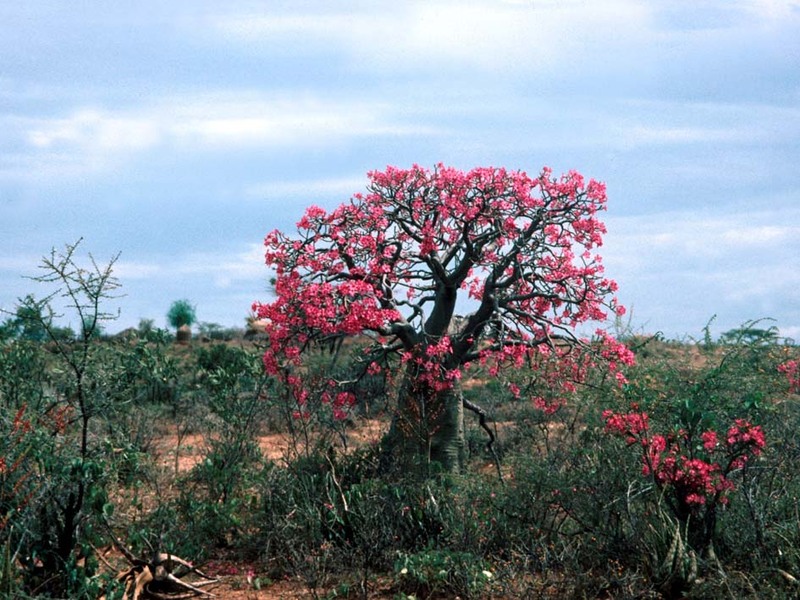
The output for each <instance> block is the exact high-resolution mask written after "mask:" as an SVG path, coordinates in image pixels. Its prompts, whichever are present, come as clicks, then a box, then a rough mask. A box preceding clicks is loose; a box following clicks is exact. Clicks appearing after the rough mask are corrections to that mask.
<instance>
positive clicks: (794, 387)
mask: <svg viewBox="0 0 800 600" xmlns="http://www.w3.org/2000/svg"><path fill="white" fill-rule="evenodd" d="M778 371H779V372H781V373H783V374H784V375H785V376H786V379H787V381H788V382H789V391H791V392H792V393H794V394H800V360H788V361H786V362H785V363H783V364H781V365H778Z"/></svg>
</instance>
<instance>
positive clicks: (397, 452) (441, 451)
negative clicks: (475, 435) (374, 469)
mask: <svg viewBox="0 0 800 600" xmlns="http://www.w3.org/2000/svg"><path fill="white" fill-rule="evenodd" d="M384 442H385V447H386V451H387V452H388V454H389V455H388V457H387V458H388V459H389V460H391V462H392V463H393V465H394V466H396V467H399V468H401V469H404V470H407V469H415V470H416V469H421V470H423V471H425V472H427V471H428V470H429V469H430V467H431V466H433V465H434V463H438V466H439V468H440V469H441V470H443V471H446V472H449V473H457V472H459V471H460V470H461V467H462V466H463V464H464V459H465V454H464V407H463V404H462V398H461V390H460V388H459V387H458V386H455V387H452V388H450V389H447V390H444V391H436V390H433V389H431V388H430V386H428V385H426V384H424V383H420V382H419V380H418V379H417V378H415V377H413V375H412V374H410V373H407V374H406V379H405V382H404V383H403V385H402V386H401V389H400V395H399V398H398V403H397V411H396V413H395V416H394V419H393V420H392V425H391V428H390V430H389V433H388V434H387V436H386V439H385V440H384ZM434 468H436V467H434Z"/></svg>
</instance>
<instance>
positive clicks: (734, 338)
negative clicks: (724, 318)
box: [720, 321, 780, 346]
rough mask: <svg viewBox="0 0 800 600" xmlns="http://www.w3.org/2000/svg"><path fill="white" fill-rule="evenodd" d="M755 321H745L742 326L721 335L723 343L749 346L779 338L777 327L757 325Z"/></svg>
mask: <svg viewBox="0 0 800 600" xmlns="http://www.w3.org/2000/svg"><path fill="white" fill-rule="evenodd" d="M756 323H757V322H755V321H753V322H749V323H745V324H744V325H742V326H741V327H737V328H735V329H730V330H728V331H726V332H725V333H723V334H722V335H721V336H720V342H722V343H723V344H744V345H747V346H755V345H769V344H774V343H776V342H777V341H778V340H779V337H780V336H779V333H780V332H779V330H778V328H777V327H775V326H773V327H767V328H766V329H765V328H763V327H756Z"/></svg>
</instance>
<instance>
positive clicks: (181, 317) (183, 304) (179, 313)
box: [167, 300, 197, 329]
mask: <svg viewBox="0 0 800 600" xmlns="http://www.w3.org/2000/svg"><path fill="white" fill-rule="evenodd" d="M167 321H168V322H169V324H170V325H171V326H172V327H174V328H175V329H180V328H181V327H183V326H184V325H186V326H189V327H191V326H192V325H194V323H195V321H197V314H196V312H195V307H194V306H193V305H192V304H191V302H189V301H188V300H176V301H175V302H173V303H172V306H170V307H169V312H168V313H167Z"/></svg>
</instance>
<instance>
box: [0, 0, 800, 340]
mask: <svg viewBox="0 0 800 600" xmlns="http://www.w3.org/2000/svg"><path fill="white" fill-rule="evenodd" d="M439 162H442V163H444V164H447V165H452V166H455V167H458V168H462V169H470V168H472V167H476V166H496V167H500V166H502V167H506V168H509V169H514V170H517V169H519V170H523V171H526V172H528V173H529V174H531V175H536V174H538V173H539V171H540V170H541V168H542V167H543V166H550V167H552V168H553V170H554V171H556V172H563V171H567V170H570V169H576V170H578V171H579V172H581V173H582V174H583V175H585V176H586V177H587V178H588V177H591V178H594V179H598V180H601V181H604V182H605V183H606V185H607V187H608V196H609V202H608V211H607V212H606V213H605V214H604V220H605V222H606V225H607V227H608V234H607V235H606V238H605V244H604V246H603V248H602V249H601V254H602V255H603V258H604V264H605V267H606V273H607V275H608V276H609V277H611V278H613V279H615V280H616V281H617V282H618V283H619V286H620V290H619V298H620V300H621V302H622V303H623V304H625V305H626V306H628V308H629V310H630V312H629V316H630V321H629V322H628V323H627V324H626V325H627V326H628V327H629V328H630V329H632V330H633V331H634V332H637V333H656V332H661V333H662V334H664V335H665V336H667V337H670V338H678V339H685V338H687V336H694V337H699V336H700V335H701V334H702V328H703V327H704V326H705V325H706V324H707V323H708V322H709V320H710V319H711V318H712V317H713V316H714V315H716V319H715V320H714V321H713V324H712V331H713V332H715V333H717V334H718V333H722V332H724V331H727V330H729V329H732V328H736V327H739V326H740V325H742V324H744V323H745V322H747V321H750V320H754V319H774V320H772V321H764V322H762V325H761V326H764V327H767V326H773V325H774V326H776V327H778V328H779V330H780V333H781V335H784V336H788V337H791V338H794V339H800V0H692V1H691V2H689V1H686V2H683V1H678V0H652V1H644V0H608V1H605V0H603V1H600V0H507V1H503V0H493V1H489V0H475V1H468V0H459V1H458V2H455V1H449V0H444V1H437V0H419V1H413V0H412V1H396V0H392V1H391V2H389V1H386V2H382V1H376V0H372V1H366V0H364V1H361V2H358V1H351V0H341V1H337V2H332V1H330V0H328V1H324V0H309V1H303V0H291V1H285V2H282V1H270V2H268V1H262V2H256V1H248V0H227V1H226V2H211V1H204V0H192V1H189V0H170V1H169V2H164V1H163V0H140V1H138V2H135V3H131V2H113V1H112V2H109V1H108V0H103V1H99V0H81V1H80V2H60V1H58V0H49V1H48V0H26V1H25V2H3V3H0V309H3V310H6V311H13V310H14V307H15V305H16V302H17V299H18V298H20V297H23V296H25V295H26V294H28V293H32V294H34V295H37V296H40V297H41V296H43V295H45V294H46V293H47V292H48V291H49V290H50V289H51V288H47V287H46V286H42V285H41V284H38V283H36V282H34V281H32V280H30V279H28V278H27V277H29V276H35V275H37V274H41V271H40V269H39V268H38V267H39V265H40V263H41V258H42V257H43V256H46V255H49V253H50V251H51V249H53V248H56V249H63V248H64V246H65V245H66V244H72V243H75V242H76V241H77V240H79V239H81V240H82V241H81V244H80V246H79V252H78V257H79V258H80V259H81V260H88V259H86V257H87V256H88V254H89V253H91V255H92V256H93V257H94V259H95V260H96V261H97V262H98V263H101V264H103V263H107V262H108V261H109V260H110V259H111V258H112V257H114V256H116V255H117V254H119V258H118V260H117V262H116V263H115V265H114V274H115V275H116V276H117V277H118V279H119V281H120V283H121V284H122V288H121V289H120V291H121V292H122V293H124V294H125V295H124V296H123V297H121V298H118V299H116V300H113V301H109V305H107V308H109V309H112V310H117V309H118V310H119V311H120V314H119V318H118V319H117V320H116V321H115V322H113V323H109V324H108V325H107V326H106V329H107V330H108V331H109V332H114V331H118V330H122V329H124V328H126V327H131V326H134V327H135V326H136V325H137V324H138V323H139V322H140V320H141V319H152V320H154V321H155V324H156V325H157V326H161V327H166V326H167V320H166V313H167V311H168V309H169V306H170V304H171V303H172V302H173V301H175V300H177V299H184V298H185V299H188V300H190V302H192V303H193V304H194V305H195V306H196V310H197V317H198V320H199V321H200V322H205V323H216V324H219V325H222V326H224V327H241V326H243V325H244V323H245V319H246V317H247V316H248V314H249V312H250V307H251V305H252V303H253V301H256V300H258V301H269V300H270V298H271V297H270V294H269V283H268V281H269V278H270V272H269V270H268V269H267V267H266V266H265V264H264V258H263V255H264V249H263V238H264V236H265V235H266V234H267V233H268V232H269V231H271V230H273V229H275V228H278V229H281V230H284V231H293V230H294V228H295V223H296V222H297V221H298V220H299V219H300V217H301V216H302V213H303V211H304V210H305V208H306V207H307V206H309V205H311V204H316V205H319V206H322V207H324V208H328V209H330V208H333V207H335V206H337V205H338V204H340V203H342V202H345V201H347V200H348V199H349V198H350V197H351V195H352V194H354V193H356V192H360V191H363V190H364V189H365V186H366V184H367V177H366V173H367V172H369V171H371V170H375V169H383V168H385V167H386V166H387V165H395V166H398V167H409V166H411V165H412V164H415V163H416V164H420V165H423V166H427V167H432V166H433V165H435V164H436V163H439ZM65 321H69V319H68V318H66V317H65ZM69 324H71V325H73V326H74V325H75V324H74V323H71V322H70V323H69Z"/></svg>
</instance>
